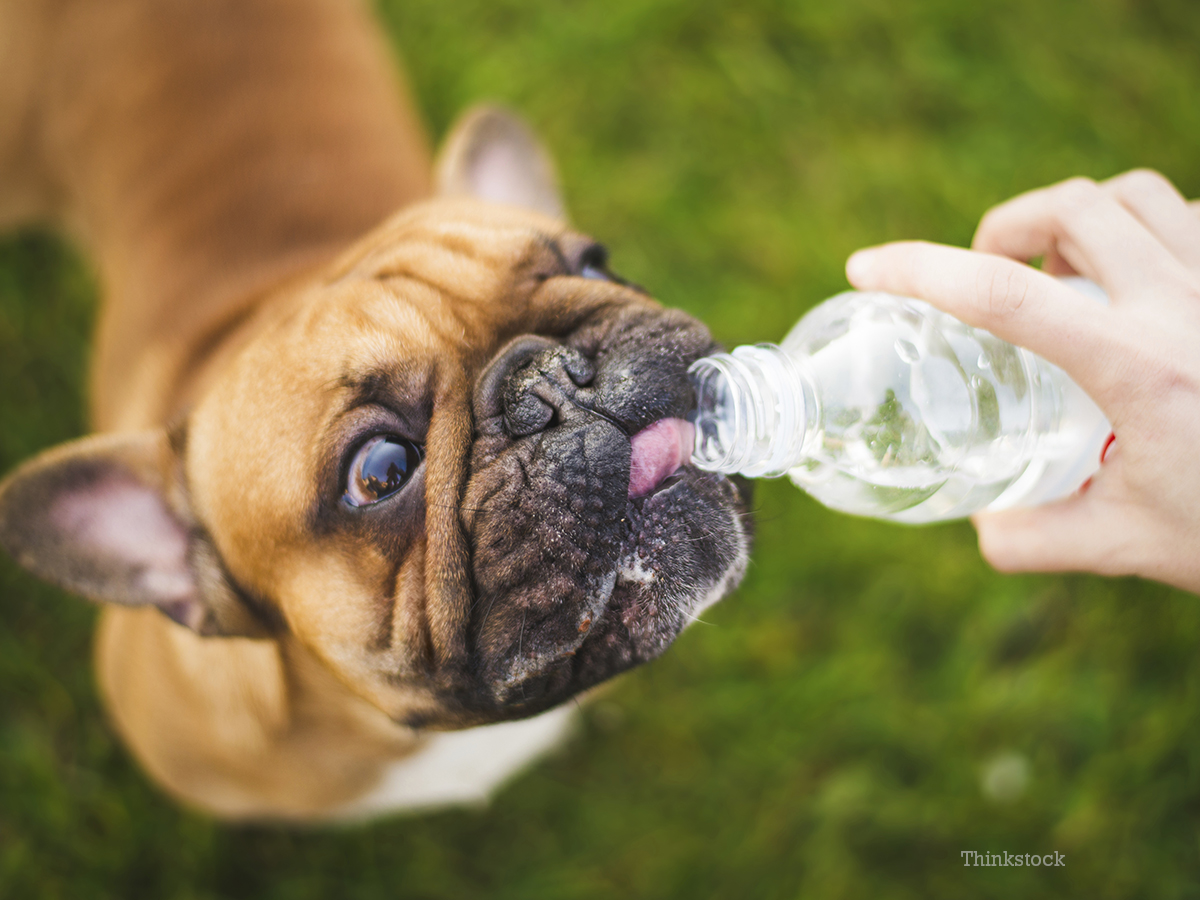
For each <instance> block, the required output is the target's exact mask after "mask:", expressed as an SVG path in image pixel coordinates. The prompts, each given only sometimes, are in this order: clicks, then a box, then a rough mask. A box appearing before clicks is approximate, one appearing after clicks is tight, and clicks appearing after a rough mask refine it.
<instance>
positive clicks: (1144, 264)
mask: <svg viewBox="0 0 1200 900" xmlns="http://www.w3.org/2000/svg"><path fill="white" fill-rule="evenodd" d="M971 246H972V247H973V248H974V249H976V250H980V251H982V252H984V253H997V254H1000V255H1002V256H1008V257H1010V258H1012V259H1020V260H1029V259H1033V258H1034V257H1037V256H1045V255H1047V254H1052V253H1056V254H1058V255H1059V256H1061V257H1062V259H1063V260H1065V261H1066V263H1067V264H1068V265H1070V267H1071V268H1073V269H1074V270H1075V271H1076V272H1078V273H1079V274H1080V275H1083V276H1084V277H1085V278H1090V279H1091V280H1092V281H1095V282H1097V283H1098V284H1100V285H1101V286H1103V287H1104V288H1105V289H1106V290H1107V291H1108V293H1109V295H1110V296H1112V297H1113V299H1114V301H1115V300H1116V299H1117V298H1119V297H1120V296H1121V295H1122V294H1132V295H1136V294H1140V293H1142V292H1146V293H1150V294H1153V293H1155V290H1154V289H1155V288H1156V287H1159V286H1163V285H1171V286H1174V285H1176V284H1178V283H1179V282H1180V280H1186V279H1190V273H1188V272H1187V270H1186V269H1185V268H1184V267H1183V264H1182V263H1180V262H1179V260H1177V259H1176V258H1175V257H1174V256H1173V255H1172V254H1171V252H1170V251H1169V250H1167V248H1166V247H1164V246H1163V245H1162V243H1161V242H1160V241H1158V240H1157V238H1155V236H1154V235H1153V234H1151V232H1150V231H1149V229H1147V228H1146V226H1145V225H1143V224H1142V223H1141V222H1140V221H1138V219H1137V217H1135V216H1134V215H1133V213H1131V212H1130V211H1129V210H1128V209H1126V208H1125V207H1124V206H1122V205H1121V204H1120V203H1119V202H1118V201H1117V200H1116V199H1115V198H1114V197H1112V196H1110V195H1109V194H1108V193H1107V192H1105V191H1104V190H1103V189H1102V188H1101V187H1100V186H1099V185H1097V184H1096V183H1095V182H1094V181H1090V180H1088V179H1086V178H1073V179H1071V180H1070V181H1064V182H1062V183H1060V184H1056V185H1053V186H1051V187H1048V188H1042V189H1040V190H1036V191H1030V192H1029V193H1027V194H1021V195H1020V196H1019V197H1015V198H1013V199H1012V200H1009V201H1008V202H1007V203H1002V204H1001V205H1000V206H997V207H995V208H994V209H992V210H991V211H989V212H988V213H987V214H986V215H985V216H984V217H983V219H982V221H981V222H980V223H979V229H978V230H977V231H976V232H975V239H974V241H973V242H972V244H971Z"/></svg>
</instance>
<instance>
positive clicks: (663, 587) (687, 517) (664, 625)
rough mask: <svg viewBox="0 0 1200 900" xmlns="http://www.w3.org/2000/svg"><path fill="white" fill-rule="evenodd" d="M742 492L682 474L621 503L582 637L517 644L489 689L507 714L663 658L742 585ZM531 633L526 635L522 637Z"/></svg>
mask: <svg viewBox="0 0 1200 900" xmlns="http://www.w3.org/2000/svg"><path fill="white" fill-rule="evenodd" d="M741 489H742V486H741V485H739V484H735V483H734V482H733V481H730V480H728V479H725V478H723V477H721V476H718V475H713V474H711V473H706V472H701V471H699V470H697V469H694V468H690V467H687V468H683V469H680V470H679V471H677V472H676V473H674V474H673V475H670V476H669V477H668V478H667V479H666V480H665V481H663V483H662V484H661V485H659V486H658V487H657V488H655V489H654V490H653V491H652V492H650V493H649V494H647V495H646V496H643V497H639V498H636V499H630V500H629V501H628V502H627V504H626V506H625V515H624V517H623V519H624V526H625V527H624V534H623V538H622V540H621V542H620V547H619V553H618V556H617V563H616V565H615V566H614V567H613V568H612V569H611V571H610V572H609V575H608V577H607V578H606V579H605V584H604V586H603V588H602V592H601V594H599V595H597V596H596V598H595V599H596V600H597V601H600V602H598V603H597V605H598V606H599V612H598V614H597V615H596V616H595V617H594V619H593V620H592V621H589V620H588V619H586V618H585V619H584V620H582V621H581V623H580V626H578V627H579V628H582V629H583V631H584V632H586V633H584V634H581V637H582V640H580V641H578V642H577V641H574V640H566V641H564V642H562V643H560V644H559V645H558V646H557V647H556V648H553V649H548V648H545V646H544V645H543V646H542V648H541V649H540V651H539V652H534V653H525V652H522V650H523V648H521V647H520V646H518V648H516V650H515V652H513V653H512V654H511V655H506V656H507V658H505V659H502V660H496V661H494V662H495V663H499V665H498V666H497V669H498V670H499V671H498V672H497V675H498V677H496V678H495V679H494V680H493V681H492V682H491V684H490V688H491V692H492V696H493V698H494V699H495V701H496V702H497V703H498V704H499V705H501V706H502V707H504V709H505V711H506V712H505V715H506V716H518V715H527V714H529V713H531V712H535V711H537V710H540V709H545V708H547V707H549V706H552V705H554V704H555V703H558V702H561V701H562V700H564V699H566V698H567V697H569V696H571V695H573V694H575V693H578V692H579V691H583V690H586V689H587V688H589V687H592V686H593V685H595V684H598V683H599V682H601V681H604V680H605V679H607V678H610V677H612V676H613V675H616V674H618V673H620V672H623V671H625V670H627V669H630V668H632V667H634V666H636V665H639V664H640V663H643V662H648V661H649V660H652V659H654V658H655V657H657V656H659V655H660V654H662V653H663V652H664V651H665V650H666V649H667V647H669V646H670V644H671V643H672V642H673V641H674V640H675V638H676V637H677V636H678V635H679V634H680V632H682V631H683V629H684V628H686V627H687V626H688V625H689V624H691V623H692V622H694V621H696V620H697V618H698V617H699V616H700V614H701V613H702V612H703V611H704V610H705V609H707V608H708V607H709V606H710V605H712V604H713V603H715V602H716V601H717V600H719V599H721V598H722V597H723V596H725V594H727V593H728V592H729V591H730V590H732V589H733V587H734V586H736V584H737V583H738V581H740V579H741V577H742V575H743V573H744V571H745V564H746V559H747V551H748V549H749V548H748V544H749V534H748V530H747V528H746V526H745V524H744V519H745V516H744V515H743V513H742V512H741V510H742V509H743V508H744V506H745V503H744V498H743V497H742V493H741ZM533 640H534V636H533V635H531V636H530V641H531V642H532V641H533Z"/></svg>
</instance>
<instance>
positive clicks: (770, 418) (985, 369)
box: [691, 278, 1110, 523]
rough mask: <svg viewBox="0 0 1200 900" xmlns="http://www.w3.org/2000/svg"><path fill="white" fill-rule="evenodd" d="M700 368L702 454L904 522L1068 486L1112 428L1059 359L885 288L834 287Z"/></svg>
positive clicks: (704, 462)
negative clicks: (789, 320)
mask: <svg viewBox="0 0 1200 900" xmlns="http://www.w3.org/2000/svg"><path fill="white" fill-rule="evenodd" d="M1065 281H1068V282H1069V283H1071V284H1072V286H1073V287H1076V288H1077V289H1079V290H1081V291H1084V292H1086V293H1090V294H1092V295H1094V296H1096V297H1097V299H1101V300H1103V299H1105V298H1104V294H1103V292H1102V291H1101V290H1100V289H1099V288H1098V287H1096V285H1094V284H1092V283H1091V282H1087V281H1084V280H1083V279H1078V278H1076V279H1065ZM691 376H692V381H693V386H694V388H695V392H696V398H697V407H696V410H695V412H694V413H693V414H692V416H691V420H692V422H693V424H694V425H695V427H696V444H695V448H694V451H693V454H692V462H693V464H695V465H696V466H698V467H699V468H702V469H709V470H713V471H720V472H724V473H726V474H733V473H740V474H742V475H746V476H750V477H773V476H778V475H783V474H787V475H788V476H789V477H790V478H791V479H792V481H793V482H794V483H795V484H796V485H797V486H799V487H800V488H802V489H803V490H805V491H807V492H808V493H809V494H811V495H812V496H814V497H815V498H816V499H817V500H819V501H821V502H822V503H824V504H825V505H826V506H829V507H832V508H834V509H838V510H841V511H843V512H848V513H852V514H855V515H863V516H872V517H876V518H884V519H890V520H893V521H897V522H907V523H922V522H933V521H939V520H943V519H954V518H961V517H963V516H968V515H970V514H971V513H974V512H977V511H979V510H981V509H1002V508H1005V507H1009V506H1018V505H1019V506H1033V505H1037V504H1039V503H1045V502H1048V501H1050V500H1054V499H1057V498H1059V497H1063V496H1066V495H1068V494H1070V493H1072V492H1073V491H1075V490H1077V489H1078V488H1079V487H1080V485H1082V484H1083V483H1084V481H1086V480H1087V479H1088V478H1089V477H1090V476H1091V475H1092V474H1093V473H1094V472H1095V470H1096V469H1097V468H1098V467H1099V465H1100V455H1101V453H1102V451H1103V448H1104V445H1105V443H1106V441H1107V438H1108V435H1109V433H1110V426H1109V423H1108V422H1107V420H1106V419H1105V418H1104V414H1103V413H1102V412H1101V411H1100V409H1099V408H1098V407H1097V406H1096V405H1095V403H1093V402H1092V400H1091V399H1090V398H1089V397H1088V396H1087V394H1085V393H1084V392H1083V390H1082V389H1080V388H1079V386H1078V385H1076V384H1075V383H1074V382H1073V381H1071V379H1070V378H1068V377H1067V375H1066V373H1064V372H1063V371H1062V370H1061V369H1059V368H1057V367H1056V366H1053V365H1051V364H1050V363H1048V362H1046V361H1045V360H1044V359H1041V358H1040V357H1038V356H1036V355H1034V354H1033V353H1030V352H1029V351H1028V350H1024V349H1022V348H1019V347H1015V346H1013V345H1012V344H1009V343H1006V342H1004V341H1002V340H1000V339H999V338H997V337H995V336H993V335H992V334H990V333H988V332H986V331H984V330H982V329H978V328H972V327H970V326H968V325H964V324H963V323H962V322H959V321H958V320H957V319H954V318H953V317H951V316H949V315H946V314H945V313H943V312H940V311H939V310H936V309H934V308H933V307H932V306H930V305H929V304H927V303H924V302H922V301H920V300H913V299H910V298H905V297H897V296H893V295H890V294H882V293H859V292H855V291H849V292H847V293H844V294H839V295H838V296H836V297H833V298H832V299H830V300H827V301H826V302H825V303H822V304H821V305H820V306H818V307H817V308H816V309H814V310H813V311H812V312H810V313H809V314H808V315H806V316H805V317H804V318H803V319H801V320H800V322H799V323H798V324H797V325H796V327H795V328H794V329H793V330H792V331H791V333H790V334H789V335H788V336H787V338H786V339H785V340H784V341H783V343H782V345H780V346H775V345H772V344H760V345H757V346H747V347H738V348H737V349H735V350H734V351H733V352H732V353H728V354H718V355H716V356H711V357H708V358H706V359H702V360H700V361H698V362H697V363H695V364H694V365H693V366H692V370H691Z"/></svg>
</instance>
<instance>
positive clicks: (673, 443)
mask: <svg viewBox="0 0 1200 900" xmlns="http://www.w3.org/2000/svg"><path fill="white" fill-rule="evenodd" d="M695 434H696V432H695V429H694V428H693V427H692V425H691V423H690V422H685V421H683V419H659V420H658V421H657V422H654V423H653V424H651V425H647V426H646V427H645V428H643V429H642V430H641V431H639V432H638V433H637V434H635V435H634V436H633V437H632V438H631V439H630V444H632V446H633V454H632V456H631V457H630V460H629V496H630V498H634V497H644V496H646V494H648V493H650V492H651V491H652V490H654V489H655V488H656V487H658V486H659V485H660V484H662V480H663V479H664V478H666V477H667V476H668V475H670V474H672V473H673V472H675V471H676V470H677V469H678V468H679V467H680V466H682V465H683V464H684V463H685V462H687V461H688V459H690V458H691V455H692V443H693V441H694V440H695Z"/></svg>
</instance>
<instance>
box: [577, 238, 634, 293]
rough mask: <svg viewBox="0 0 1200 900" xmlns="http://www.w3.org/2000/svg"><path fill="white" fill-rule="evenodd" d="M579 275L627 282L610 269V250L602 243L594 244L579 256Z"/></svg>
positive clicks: (621, 282)
mask: <svg viewBox="0 0 1200 900" xmlns="http://www.w3.org/2000/svg"><path fill="white" fill-rule="evenodd" d="M579 277H580V278H594V279H596V280H598V281H611V282H614V283H615V284H625V283H626V282H625V279H623V278H619V277H618V276H616V275H614V274H613V273H612V272H610V271H609V270H608V251H607V250H606V249H604V247H603V246H602V245H600V244H592V245H591V246H590V247H588V248H587V249H586V250H584V251H583V254H582V255H581V256H580V257H579Z"/></svg>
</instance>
